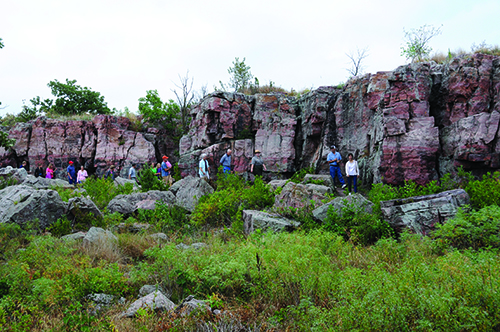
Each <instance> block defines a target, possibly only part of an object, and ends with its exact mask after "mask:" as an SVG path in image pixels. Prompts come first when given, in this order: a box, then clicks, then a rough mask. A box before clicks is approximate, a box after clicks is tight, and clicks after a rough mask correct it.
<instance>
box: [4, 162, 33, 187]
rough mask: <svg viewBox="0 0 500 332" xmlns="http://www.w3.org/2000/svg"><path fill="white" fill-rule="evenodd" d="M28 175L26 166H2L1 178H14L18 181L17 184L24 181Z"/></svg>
mask: <svg viewBox="0 0 500 332" xmlns="http://www.w3.org/2000/svg"><path fill="white" fill-rule="evenodd" d="M27 177H28V173H27V172H26V170H25V169H24V168H14V167H11V166H7V167H4V168H0V178H4V179H7V178H12V179H15V180H16V181H17V184H21V183H23V182H24V181H25V180H26V178H27Z"/></svg>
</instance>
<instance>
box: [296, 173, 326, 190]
mask: <svg viewBox="0 0 500 332" xmlns="http://www.w3.org/2000/svg"><path fill="white" fill-rule="evenodd" d="M313 181H315V182H321V185H323V186H327V187H331V186H333V181H332V177H331V176H330V175H327V174H306V175H305V176H304V180H303V181H302V183H304V184H306V183H312V182H313Z"/></svg>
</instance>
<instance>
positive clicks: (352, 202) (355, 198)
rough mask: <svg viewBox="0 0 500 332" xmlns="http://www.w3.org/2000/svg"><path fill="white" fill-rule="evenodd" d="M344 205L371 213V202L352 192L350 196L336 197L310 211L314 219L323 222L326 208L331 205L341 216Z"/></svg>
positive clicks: (326, 211)
mask: <svg viewBox="0 0 500 332" xmlns="http://www.w3.org/2000/svg"><path fill="white" fill-rule="evenodd" d="M346 205H349V206H353V207H354V208H356V209H363V210H364V212H366V213H373V203H372V202H370V201H369V200H367V199H366V198H364V197H363V196H361V195H359V194H354V195H352V196H346V197H337V198H335V199H333V200H331V201H330V202H328V203H326V204H324V205H321V206H320V207H318V208H316V209H314V210H313V211H312V214H313V217H314V219H316V220H319V221H321V222H324V221H325V219H326V217H327V213H328V209H329V208H330V207H331V206H333V209H334V210H335V211H336V212H337V214H338V215H340V216H342V214H343V211H342V208H343V207H345V206H346Z"/></svg>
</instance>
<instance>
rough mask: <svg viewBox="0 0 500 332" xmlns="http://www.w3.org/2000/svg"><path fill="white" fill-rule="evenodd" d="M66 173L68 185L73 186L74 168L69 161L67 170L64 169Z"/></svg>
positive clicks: (74, 178)
mask: <svg viewBox="0 0 500 332" xmlns="http://www.w3.org/2000/svg"><path fill="white" fill-rule="evenodd" d="M66 173H68V182H69V184H75V183H76V170H75V167H74V166H73V162H72V161H71V160H70V161H69V166H68V168H66Z"/></svg>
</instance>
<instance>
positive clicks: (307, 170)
mask: <svg viewBox="0 0 500 332" xmlns="http://www.w3.org/2000/svg"><path fill="white" fill-rule="evenodd" d="M314 173H315V170H314V166H311V167H308V168H303V169H301V170H300V171H298V172H295V173H294V174H293V176H292V177H291V178H290V181H292V182H295V183H301V182H302V181H304V177H305V176H306V175H307V174H314Z"/></svg>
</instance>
